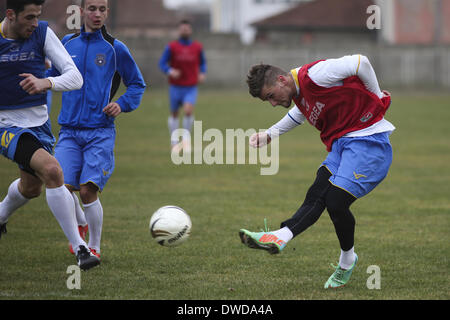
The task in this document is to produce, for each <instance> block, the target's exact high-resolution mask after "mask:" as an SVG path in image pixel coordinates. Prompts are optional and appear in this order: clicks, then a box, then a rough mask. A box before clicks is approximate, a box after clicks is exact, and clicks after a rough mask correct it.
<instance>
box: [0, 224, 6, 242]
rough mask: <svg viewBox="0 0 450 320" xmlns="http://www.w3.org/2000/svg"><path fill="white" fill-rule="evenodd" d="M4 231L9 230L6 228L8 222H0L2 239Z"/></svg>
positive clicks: (0, 236)
mask: <svg viewBox="0 0 450 320" xmlns="http://www.w3.org/2000/svg"><path fill="white" fill-rule="evenodd" d="M2 233H4V234H6V233H8V231H7V230H6V222H5V223H4V224H0V239H1V238H2Z"/></svg>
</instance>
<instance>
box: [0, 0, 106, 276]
mask: <svg viewBox="0 0 450 320" xmlns="http://www.w3.org/2000/svg"><path fill="white" fill-rule="evenodd" d="M43 3H44V0H8V1H7V6H6V8H7V9H6V17H5V19H4V20H3V21H2V23H1V24H0V55H1V57H2V59H1V60H0V86H1V88H2V90H1V91H0V137H1V147H0V151H1V154H2V155H3V156H5V157H7V158H8V159H10V160H12V161H14V162H16V163H17V164H18V165H19V168H20V178H19V179H17V180H16V181H14V182H13V183H12V184H11V185H10V186H9V189H8V194H7V195H6V197H5V198H4V199H3V201H2V202H1V203H0V237H1V235H2V233H6V223H7V222H8V219H9V218H10V216H11V215H12V214H13V213H14V211H16V210H17V209H18V208H20V207H22V206H23V205H25V204H26V203H27V202H28V201H29V200H30V199H32V198H36V197H38V196H39V195H40V194H41V192H42V186H43V185H45V187H46V199H47V203H48V206H49V208H50V210H51V211H52V213H53V215H54V216H55V218H56V220H58V223H59V225H60V226H61V228H62V229H63V231H64V234H65V235H66V237H67V238H68V239H69V242H70V243H71V245H72V246H73V248H75V253H76V255H77V260H78V265H79V266H80V267H81V268H82V269H89V268H91V267H94V266H96V265H98V264H99V263H100V260H99V259H98V258H97V257H96V256H94V255H92V253H91V252H90V251H89V250H88V248H87V245H86V243H85V242H84V241H83V239H82V238H81V237H80V235H79V233H78V229H77V223H76V218H75V206H74V203H73V199H72V196H71V195H70V193H69V192H68V191H67V189H66V188H65V187H64V185H63V182H64V180H63V173H62V170H61V167H60V165H59V163H58V161H56V159H55V158H54V157H53V156H52V150H53V144H54V141H55V139H54V137H53V135H52V133H51V130H50V121H49V118H48V110H47V94H46V92H47V91H48V90H50V89H53V90H58V91H68V90H75V89H79V88H80V87H81V86H82V85H83V78H82V77H81V74H80V73H79V71H78V69H77V67H76V66H75V64H74V63H73V61H72V59H71V57H70V56H69V54H68V53H67V51H66V50H65V49H64V47H63V46H62V45H61V43H60V41H59V39H58V38H57V36H56V35H55V34H54V32H53V31H52V30H51V29H50V28H49V27H48V24H47V22H44V21H41V22H39V17H40V15H41V11H42V5H43ZM46 56H47V57H48V59H49V60H50V61H51V62H52V64H53V65H54V67H55V68H56V69H58V70H59V71H60V73H61V75H60V76H58V77H46V74H45V72H46V64H45V57H46ZM17 57H20V59H18V58H17Z"/></svg>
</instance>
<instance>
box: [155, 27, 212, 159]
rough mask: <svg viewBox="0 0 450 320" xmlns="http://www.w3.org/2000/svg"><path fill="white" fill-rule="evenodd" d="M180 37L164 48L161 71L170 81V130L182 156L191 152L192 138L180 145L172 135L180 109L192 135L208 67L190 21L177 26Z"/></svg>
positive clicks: (186, 138)
mask: <svg viewBox="0 0 450 320" xmlns="http://www.w3.org/2000/svg"><path fill="white" fill-rule="evenodd" d="M178 36H179V38H178V40H176V41H172V42H170V43H169V45H168V46H167V47H166V48H165V50H164V52H163V54H162V56H161V58H160V60H159V67H160V69H161V71H162V72H164V74H166V75H167V76H168V80H169V101H170V116H169V119H168V126H169V133H170V137H171V146H172V151H174V152H179V151H180V150H181V148H182V149H183V150H184V151H186V152H189V151H190V136H186V137H183V141H181V142H180V141H178V140H173V139H172V133H173V132H174V131H175V130H177V129H178V127H179V123H180V121H179V118H178V115H179V109H180V108H182V109H183V111H184V116H183V128H184V129H186V130H187V131H189V132H190V131H191V129H192V125H193V123H194V107H195V104H196V102H197V95H198V87H197V85H198V84H199V83H202V82H203V81H205V77H206V70H207V63H206V58H205V54H204V51H203V46H202V44H201V43H200V42H198V41H193V40H192V39H191V37H192V26H191V23H190V22H189V21H188V20H182V21H181V22H180V24H179V25H178Z"/></svg>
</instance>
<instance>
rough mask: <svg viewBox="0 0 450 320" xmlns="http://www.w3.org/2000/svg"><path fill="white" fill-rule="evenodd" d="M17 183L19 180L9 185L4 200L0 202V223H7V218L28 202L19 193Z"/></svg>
mask: <svg viewBox="0 0 450 320" xmlns="http://www.w3.org/2000/svg"><path fill="white" fill-rule="evenodd" d="M19 181H20V179H17V180H15V181H13V182H12V183H11V185H10V186H9V188H8V194H7V195H6V197H5V199H3V201H2V202H0V223H5V222H8V219H9V217H11V215H12V214H13V213H14V211H16V210H17V209H19V208H20V207H22V206H23V205H25V204H26V203H27V202H28V201H29V199H27V198H25V197H24V196H23V195H22V194H21V193H20V191H19Z"/></svg>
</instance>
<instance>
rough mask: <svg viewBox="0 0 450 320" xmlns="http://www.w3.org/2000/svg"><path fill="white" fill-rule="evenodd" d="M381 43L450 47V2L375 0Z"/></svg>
mask: <svg viewBox="0 0 450 320" xmlns="http://www.w3.org/2000/svg"><path fill="white" fill-rule="evenodd" d="M375 3H376V4H377V5H378V6H379V7H380V8H381V20H382V27H381V30H380V40H381V41H382V42H384V43H387V44H390V45H395V44H398V45H408V44H411V45H434V44H450V0H375Z"/></svg>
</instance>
